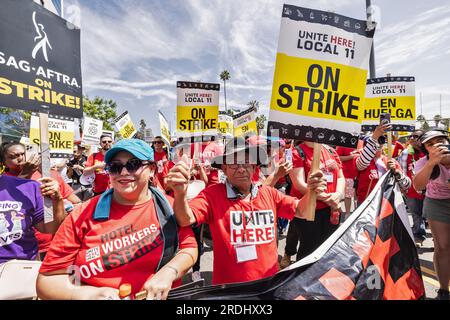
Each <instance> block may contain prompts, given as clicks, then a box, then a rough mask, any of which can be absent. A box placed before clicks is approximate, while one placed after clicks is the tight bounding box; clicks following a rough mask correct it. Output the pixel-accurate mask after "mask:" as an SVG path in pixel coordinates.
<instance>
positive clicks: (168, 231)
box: [150, 187, 178, 271]
mask: <svg viewBox="0 0 450 320" xmlns="http://www.w3.org/2000/svg"><path fill="white" fill-rule="evenodd" d="M150 191H151V193H152V196H153V200H154V202H155V207H156V213H157V216H158V220H159V224H160V225H161V231H162V237H163V241H164V249H163V254H162V256H161V259H160V260H159V263H158V267H157V268H156V271H159V270H160V269H161V268H162V267H163V266H164V265H165V264H166V263H168V262H169V261H170V260H172V258H173V257H174V256H175V253H176V252H177V251H178V225H177V221H176V219H175V215H174V213H173V210H172V206H171V205H170V203H169V201H167V199H166V197H165V196H164V195H163V193H162V192H161V191H159V190H158V189H157V188H154V187H150Z"/></svg>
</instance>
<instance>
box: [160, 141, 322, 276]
mask: <svg viewBox="0 0 450 320" xmlns="http://www.w3.org/2000/svg"><path fill="white" fill-rule="evenodd" d="M267 161H268V159H267V154H266V152H265V150H264V147H263V146H261V145H256V146H255V145H250V144H249V143H248V142H246V141H245V140H243V139H241V138H234V139H232V140H231V141H230V142H228V144H227V145H226V147H225V152H224V154H223V155H221V156H217V157H215V158H213V159H212V161H211V164H212V165H213V166H215V167H217V168H221V169H222V170H223V172H224V174H225V176H226V177H227V179H226V182H225V183H224V184H216V185H212V186H210V187H207V188H206V189H204V190H203V191H202V192H201V193H200V194H199V195H198V196H197V197H196V198H194V199H193V200H191V201H190V202H188V201H187V199H186V191H187V185H188V181H189V167H188V166H187V165H186V164H185V163H182V162H180V163H178V164H177V165H176V166H175V167H174V168H172V169H171V171H170V172H169V174H168V175H167V177H166V182H167V186H168V187H170V188H171V189H172V190H173V191H174V197H175V202H174V211H175V215H176V218H177V222H178V224H179V225H180V226H188V225H193V224H197V225H199V224H202V223H208V224H209V227H210V231H211V235H212V239H213V247H214V266H213V278H212V282H213V284H223V283H236V282H245V281H252V280H257V279H261V278H265V277H268V276H272V275H273V274H275V273H276V272H277V271H278V270H279V267H278V253H277V235H276V230H277V217H283V218H287V219H292V218H293V217H294V216H297V217H300V218H304V215H303V214H302V213H303V212H304V208H305V206H306V205H307V203H308V197H309V194H310V192H317V193H320V192H323V191H324V190H325V188H326V180H325V179H324V178H323V174H322V173H321V172H316V173H314V174H312V175H310V176H309V180H308V191H307V193H306V194H305V197H303V198H302V199H300V200H299V199H297V198H293V197H289V196H286V195H284V194H282V193H280V192H279V191H277V190H276V189H274V188H271V187H268V186H256V185H255V184H253V183H252V180H251V177H252V175H253V173H254V171H255V169H256V167H257V166H264V165H266V164H267Z"/></svg>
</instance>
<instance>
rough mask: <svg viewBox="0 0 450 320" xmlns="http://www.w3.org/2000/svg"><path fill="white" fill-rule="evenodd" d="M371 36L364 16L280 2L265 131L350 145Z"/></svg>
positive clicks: (361, 103)
mask: <svg viewBox="0 0 450 320" xmlns="http://www.w3.org/2000/svg"><path fill="white" fill-rule="evenodd" d="M373 34H374V30H370V31H367V30H366V21H363V20H357V19H352V18H349V17H346V16H342V15H338V14H335V13H332V12H326V11H319V10H312V9H307V8H302V7H296V6H291V5H284V7H283V14H282V19H281V28H280V36H279V42H278V52H277V59H276V66H275V73H274V81H273V89H272V99H271V103H270V114H269V123H268V131H269V134H270V135H278V136H281V137H283V138H290V139H300V140H306V141H313V142H318V143H328V144H332V145H343V146H349V147H355V146H356V144H357V142H358V137H357V135H358V133H359V132H360V130H361V122H362V114H363V108H364V95H365V87H366V78H367V68H368V65H369V55H370V48H371V45H372V38H373Z"/></svg>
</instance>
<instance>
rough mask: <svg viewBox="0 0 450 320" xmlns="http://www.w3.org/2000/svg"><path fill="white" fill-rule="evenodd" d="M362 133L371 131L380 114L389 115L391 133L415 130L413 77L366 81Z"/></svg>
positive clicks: (378, 121) (377, 122)
mask: <svg viewBox="0 0 450 320" xmlns="http://www.w3.org/2000/svg"><path fill="white" fill-rule="evenodd" d="M364 104H365V108H364V120H363V123H362V124H363V125H362V130H363V131H373V130H375V127H376V126H377V125H378V124H379V123H380V114H382V113H390V114H391V123H392V131H409V132H412V131H414V130H415V123H416V92H415V86H414V77H410V76H409V77H384V78H374V79H368V80H367V87H366V99H365V102H364Z"/></svg>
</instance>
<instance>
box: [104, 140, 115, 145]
mask: <svg viewBox="0 0 450 320" xmlns="http://www.w3.org/2000/svg"><path fill="white" fill-rule="evenodd" d="M102 143H103V144H106V143H113V142H112V141H111V140H110V141H102Z"/></svg>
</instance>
